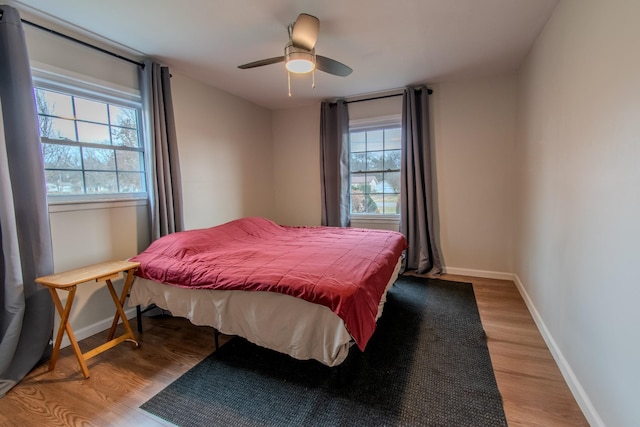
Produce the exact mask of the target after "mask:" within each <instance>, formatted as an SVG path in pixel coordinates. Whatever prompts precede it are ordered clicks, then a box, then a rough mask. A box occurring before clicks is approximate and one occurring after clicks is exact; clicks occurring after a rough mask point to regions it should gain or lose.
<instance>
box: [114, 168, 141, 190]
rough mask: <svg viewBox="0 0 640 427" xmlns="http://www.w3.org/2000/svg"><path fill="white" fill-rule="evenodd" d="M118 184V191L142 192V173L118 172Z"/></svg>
mask: <svg viewBox="0 0 640 427" xmlns="http://www.w3.org/2000/svg"><path fill="white" fill-rule="evenodd" d="M118 184H119V185H120V193H142V192H144V191H145V188H144V174H142V173H140V172H135V173H133V172H119V173H118Z"/></svg>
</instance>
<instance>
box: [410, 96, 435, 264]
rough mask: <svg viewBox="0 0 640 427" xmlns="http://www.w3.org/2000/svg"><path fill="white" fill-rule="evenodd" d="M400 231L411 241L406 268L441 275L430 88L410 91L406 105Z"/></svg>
mask: <svg viewBox="0 0 640 427" xmlns="http://www.w3.org/2000/svg"><path fill="white" fill-rule="evenodd" d="M401 144H402V158H401V162H400V174H401V176H402V178H401V179H402V185H401V187H402V188H401V190H400V203H401V207H400V231H401V232H402V234H404V235H405V236H406V238H407V241H408V243H409V248H408V249H407V253H406V259H405V268H406V269H409V270H416V271H417V273H420V274H423V273H429V272H431V273H434V274H437V273H440V272H441V271H442V263H441V261H440V251H439V250H438V247H437V239H436V236H435V233H434V208H433V206H434V196H433V189H432V188H433V175H432V171H431V169H432V168H431V141H430V134H429V94H428V91H427V88H426V87H419V88H407V89H405V91H404V94H403V105H402V139H401Z"/></svg>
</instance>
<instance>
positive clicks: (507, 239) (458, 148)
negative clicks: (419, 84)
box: [431, 75, 516, 276]
mask: <svg viewBox="0 0 640 427" xmlns="http://www.w3.org/2000/svg"><path fill="white" fill-rule="evenodd" d="M431 87H432V88H433V89H434V93H433V94H432V95H431V110H432V111H431V114H432V116H433V122H432V123H433V130H432V132H433V134H434V142H435V146H434V153H433V154H434V155H435V159H436V161H435V168H436V180H437V204H438V206H437V216H438V219H439V230H440V242H441V249H442V256H443V260H444V263H445V266H446V268H447V272H449V273H462V274H465V273H467V274H479V272H481V273H480V274H484V275H491V274H490V273H498V276H499V275H500V274H503V273H505V272H508V273H510V272H512V271H513V266H512V256H511V248H512V246H511V242H512V239H513V204H514V203H513V200H514V192H515V184H514V181H513V179H512V176H513V163H514V160H515V150H514V142H515V117H516V80H515V76H512V75H505V76H499V77H495V78H489V79H481V80H473V81H467V82H457V83H441V84H437V85H432V86H431ZM488 273H489V274H488Z"/></svg>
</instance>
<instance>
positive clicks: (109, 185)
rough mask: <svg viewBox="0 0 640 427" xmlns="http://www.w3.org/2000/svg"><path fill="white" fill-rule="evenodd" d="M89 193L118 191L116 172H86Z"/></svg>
mask: <svg viewBox="0 0 640 427" xmlns="http://www.w3.org/2000/svg"><path fill="white" fill-rule="evenodd" d="M85 179H86V180H87V193H89V194H95V193H117V192H118V188H117V184H116V173H115V172H85Z"/></svg>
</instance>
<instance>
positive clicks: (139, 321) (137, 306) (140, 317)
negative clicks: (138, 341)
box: [136, 304, 142, 334]
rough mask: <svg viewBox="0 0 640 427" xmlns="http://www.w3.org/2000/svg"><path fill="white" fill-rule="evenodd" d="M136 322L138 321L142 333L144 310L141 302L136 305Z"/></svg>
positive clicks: (139, 331)
mask: <svg viewBox="0 0 640 427" xmlns="http://www.w3.org/2000/svg"><path fill="white" fill-rule="evenodd" d="M136 322H137V323H138V333H139V334H141V333H142V310H141V309H140V304H138V305H136Z"/></svg>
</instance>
